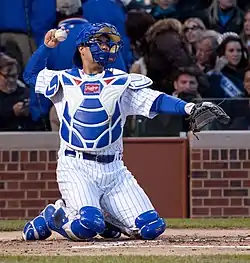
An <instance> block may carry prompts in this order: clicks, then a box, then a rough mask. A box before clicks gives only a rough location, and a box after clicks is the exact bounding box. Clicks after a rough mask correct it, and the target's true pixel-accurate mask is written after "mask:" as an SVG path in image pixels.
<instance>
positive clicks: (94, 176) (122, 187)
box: [57, 155, 154, 229]
mask: <svg viewBox="0 0 250 263" xmlns="http://www.w3.org/2000/svg"><path fill="white" fill-rule="evenodd" d="M57 182H58V185H59V190H60V192H61V195H62V198H63V199H64V200H65V202H66V207H67V211H66V212H67V213H68V214H70V213H72V214H74V212H77V211H79V210H80V208H82V207H83V206H94V207H97V208H99V209H102V210H103V211H104V215H105V213H108V214H109V215H110V216H111V218H113V219H115V220H116V221H118V222H119V224H116V225H117V226H121V225H122V226H124V228H125V229H134V228H135V219H136V218H137V217H138V216H139V215H140V214H142V213H144V212H146V211H148V210H152V209H154V207H153V205H152V204H151V202H150V200H149V198H148V197H147V195H146V193H145V192H144V191H143V189H142V188H141V187H140V186H139V184H138V183H137V181H136V179H135V178H134V177H133V175H132V174H131V173H130V172H129V171H128V169H127V167H126V166H124V163H123V161H121V160H116V161H114V162H112V163H109V164H101V163H97V162H94V161H89V160H83V159H81V158H78V157H77V158H73V157H69V156H64V155H61V156H60V157H59V159H58V165H57ZM107 221H109V220H107ZM111 223H114V222H111Z"/></svg>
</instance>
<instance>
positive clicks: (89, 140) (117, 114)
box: [46, 69, 130, 151]
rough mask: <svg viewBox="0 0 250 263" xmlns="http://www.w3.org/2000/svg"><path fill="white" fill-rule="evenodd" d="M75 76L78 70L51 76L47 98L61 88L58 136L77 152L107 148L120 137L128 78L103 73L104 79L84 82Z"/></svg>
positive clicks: (127, 76)
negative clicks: (61, 110) (62, 99)
mask: <svg viewBox="0 0 250 263" xmlns="http://www.w3.org/2000/svg"><path fill="white" fill-rule="evenodd" d="M77 73H78V74H79V71H78V69H72V70H70V71H63V72H61V75H56V76H54V78H53V79H52V80H51V82H50V87H48V88H47V91H46V96H48V97H50V96H52V95H53V94H55V93H56V92H57V91H58V89H59V88H62V89H63V93H64V99H65V104H64V105H65V106H64V111H63V116H62V119H61V126H60V137H61V138H62V139H63V140H64V141H65V142H66V143H67V144H68V146H69V147H71V148H73V149H76V150H88V151H91V150H94V151H95V150H100V149H103V148H106V147H108V146H109V145H111V144H113V143H114V142H115V141H117V140H118V139H119V138H120V137H121V136H122V132H123V127H122V120H121V111H120V106H119V101H120V97H121V95H122V93H123V92H124V90H125V89H126V88H127V87H128V85H129V83H130V76H129V75H128V74H119V75H113V74H112V72H110V71H106V72H105V75H104V76H103V78H100V79H97V80H94V79H93V80H89V79H87V80H85V79H84V78H81V77H80V75H78V74H77Z"/></svg>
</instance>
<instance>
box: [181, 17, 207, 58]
mask: <svg viewBox="0 0 250 263" xmlns="http://www.w3.org/2000/svg"><path fill="white" fill-rule="evenodd" d="M205 29H206V27H205V25H204V23H203V22H202V20H200V19H199V18H189V19H187V20H186V21H185V22H184V24H183V33H184V37H185V40H186V41H187V43H188V47H189V51H190V54H192V55H194V54H195V53H196V44H197V42H198V40H199V39H200V37H201V35H202V32H204V30H205Z"/></svg>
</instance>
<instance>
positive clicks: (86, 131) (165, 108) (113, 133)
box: [23, 23, 228, 240]
mask: <svg viewBox="0 0 250 263" xmlns="http://www.w3.org/2000/svg"><path fill="white" fill-rule="evenodd" d="M66 33H67V32H66ZM56 35H58V33H57V34H56V30H54V29H52V30H50V31H49V32H47V34H46V36H45V39H44V44H43V45H42V46H40V47H39V48H38V50H37V51H36V52H35V53H34V54H33V56H32V57H31V59H30V61H29V63H28V65H27V67H26V70H25V72H24V80H25V81H26V83H28V84H29V85H33V86H35V90H36V92H37V93H41V94H44V96H45V97H47V98H49V99H50V100H51V101H52V102H53V104H54V105H55V108H56V110H57V115H58V117H59V120H60V130H59V136H60V149H59V151H58V163H57V170H56V173H57V182H58V187H59V190H60V193H61V196H62V200H61V199H60V200H57V201H56V202H55V204H48V205H47V206H46V207H45V208H44V210H43V211H42V212H41V213H40V215H38V216H37V217H36V218H34V219H33V220H31V221H30V222H28V223H27V224H26V225H25V227H24V229H23V238H24V239H25V240H39V239H40V240H42V239H46V238H48V237H49V236H50V235H51V233H52V231H56V232H57V233H59V234H60V235H62V236H64V237H65V238H67V239H70V240H86V239H89V238H93V237H95V236H96V235H101V236H103V237H106V238H114V237H115V238H117V237H119V236H120V234H121V233H124V234H126V235H128V236H132V237H137V238H141V239H145V240H148V239H155V238H157V237H158V236H159V235H161V234H162V233H163V232H164V231H165V229H166V223H165V221H164V219H162V218H161V217H160V215H159V214H158V213H157V211H156V210H155V208H154V206H153V204H152V203H151V201H150V199H149V198H148V196H147V195H146V193H145V192H144V191H143V189H142V188H141V187H140V186H139V184H138V183H137V181H136V180H135V178H134V177H133V176H132V174H131V173H130V171H129V170H128V169H127V167H126V166H125V165H124V163H123V160H122V152H123V145H122V133H123V126H124V124H125V121H126V117H127V116H129V115H143V116H145V117H148V118H153V117H155V116H156V115H157V114H159V113H169V114H180V115H187V116H188V115H189V116H190V118H191V127H192V129H193V130H194V131H195V132H196V131H199V130H200V129H201V128H202V127H203V126H204V125H206V124H207V123H209V122H211V121H212V120H214V119H218V120H220V121H223V122H224V121H227V120H228V117H227V115H226V114H225V113H224V112H223V111H222V110H221V109H220V108H219V107H218V106H215V105H213V104H211V103H207V102H204V103H202V104H199V105H195V104H193V103H186V102H185V101H183V100H180V99H177V98H175V97H172V96H168V95H166V94H164V93H161V92H158V91H154V90H152V89H150V86H151V84H152V81H151V79H149V78H148V77H146V76H143V75H140V74H127V73H125V72H123V71H120V70H117V69H114V68H112V64H113V62H114V61H115V59H116V57H117V55H118V53H119V52H120V49H121V47H122V40H121V37H120V34H119V33H118V32H117V30H116V28H115V27H114V26H112V25H110V24H106V23H103V24H91V23H85V27H84V29H83V30H82V32H81V33H80V34H79V36H78V39H77V43H76V51H75V55H74V63H75V67H73V68H72V69H67V70H61V71H53V70H48V69H47V68H46V60H47V58H48V56H49V54H50V52H51V50H52V49H53V48H55V47H56V46H57V45H58V44H60V43H59V41H58V39H57V38H56ZM60 36H61V39H64V37H62V35H61V33H60Z"/></svg>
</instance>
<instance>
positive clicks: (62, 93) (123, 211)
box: [36, 69, 162, 234]
mask: <svg viewBox="0 0 250 263" xmlns="http://www.w3.org/2000/svg"><path fill="white" fill-rule="evenodd" d="M151 83H152V81H151V80H150V79H149V78H147V77H145V76H143V75H139V74H127V73H124V72H122V71H119V70H112V72H111V71H104V72H102V73H100V74H97V75H94V76H89V75H85V74H84V73H83V72H82V71H81V70H78V69H72V70H70V71H67V70H66V71H51V70H47V69H44V70H42V71H41V72H40V73H39V75H38V77H37V82H36V92H39V93H42V94H44V95H45V96H46V97H48V98H50V99H51V101H52V102H53V103H54V105H55V107H56V110H57V114H58V117H59V120H60V126H61V127H60V137H61V147H60V150H59V158H58V165H57V182H58V186H59V190H60V193H61V195H62V198H63V199H64V200H65V202H66V208H65V209H66V212H67V214H68V215H69V218H71V217H70V215H73V218H72V219H71V220H74V215H75V214H76V215H77V213H78V211H79V209H80V208H81V207H84V206H93V207H97V208H99V209H102V210H103V211H104V214H105V220H106V221H108V222H110V223H112V224H114V225H116V226H117V227H119V228H121V229H122V230H123V231H125V232H127V233H130V234H131V233H133V231H134V229H135V227H136V226H135V219H136V218H137V217H138V216H139V215H141V214H143V213H145V212H147V211H150V210H153V209H154V207H153V205H152V204H151V202H150V200H149V198H148V197H147V195H146V194H145V192H144V191H143V189H142V188H141V187H140V186H139V184H138V183H137V181H136V180H135V178H134V177H133V176H132V174H131V173H130V172H129V171H128V169H127V168H126V166H125V165H124V163H123V161H122V159H121V157H122V151H123V146H122V130H123V126H124V124H125V121H126V117H127V116H129V115H143V116H145V117H148V118H152V117H154V116H155V115H156V113H152V112H150V109H151V107H152V104H153V102H154V101H155V99H156V98H157V97H158V96H159V95H160V94H162V93H160V92H158V91H153V90H151V89H149V88H147V87H148V86H149V85H151ZM89 113H91V114H89ZM90 116H91V118H89V117H90ZM107 116H108V118H107ZM63 126H64V128H63ZM81 132H82V133H81ZM96 134H97V135H96ZM75 135H77V136H78V137H77V138H78V139H79V140H75V139H74V138H75V137H74V136H75ZM100 145H101V146H100ZM81 147H82V148H81ZM68 148H70V149H73V151H74V152H75V153H77V154H75V156H74V157H72V156H69V155H67V154H66V152H68V151H69V150H68ZM79 148H81V149H79ZM80 151H84V152H90V153H92V154H94V155H113V156H115V159H114V161H112V162H110V163H106V164H103V163H100V162H98V161H91V160H88V159H86V158H85V159H84V158H82V157H81V156H83V154H82V152H80ZM93 152H94V153H93ZM66 225H67V224H66ZM66 225H65V227H66ZM65 231H66V229H65Z"/></svg>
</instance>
